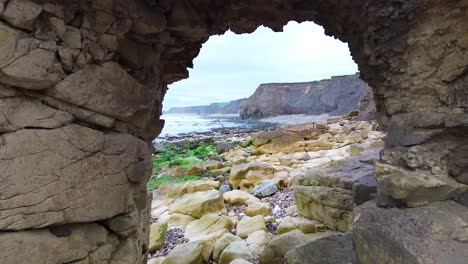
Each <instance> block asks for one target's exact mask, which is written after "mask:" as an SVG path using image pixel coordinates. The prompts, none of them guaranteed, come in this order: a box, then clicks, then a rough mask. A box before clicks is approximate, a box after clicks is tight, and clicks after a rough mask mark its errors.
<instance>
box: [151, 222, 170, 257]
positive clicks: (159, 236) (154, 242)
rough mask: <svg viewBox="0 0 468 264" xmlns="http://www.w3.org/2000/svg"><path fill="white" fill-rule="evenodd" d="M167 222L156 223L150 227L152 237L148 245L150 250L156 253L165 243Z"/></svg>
mask: <svg viewBox="0 0 468 264" xmlns="http://www.w3.org/2000/svg"><path fill="white" fill-rule="evenodd" d="M166 231H167V223H156V224H152V225H151V227H150V239H149V245H148V251H149V252H150V253H154V252H156V251H158V250H159V249H160V248H161V247H162V245H163V243H164V238H165V236H166Z"/></svg>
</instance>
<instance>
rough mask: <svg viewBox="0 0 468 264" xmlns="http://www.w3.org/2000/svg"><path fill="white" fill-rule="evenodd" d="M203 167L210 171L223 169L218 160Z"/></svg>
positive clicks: (206, 163)
mask: <svg viewBox="0 0 468 264" xmlns="http://www.w3.org/2000/svg"><path fill="white" fill-rule="evenodd" d="M203 166H204V167H205V169H206V170H208V171H213V170H218V169H221V168H223V164H222V163H221V162H219V161H217V160H208V161H206V162H205V163H204V164H203Z"/></svg>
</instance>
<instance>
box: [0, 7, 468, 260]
mask: <svg viewBox="0 0 468 264" xmlns="http://www.w3.org/2000/svg"><path fill="white" fill-rule="evenodd" d="M0 20H1V21H0V83H1V87H0V103H1V104H0V133H1V136H0V175H1V176H0V179H1V183H2V184H1V186H2V187H0V188H2V191H1V192H0V228H1V229H2V231H1V233H0V236H2V239H0V249H1V250H0V260H1V261H0V262H2V263H7V264H9V263H19V262H21V263H23V262H24V263H142V262H144V261H145V255H146V251H147V232H148V228H147V224H146V223H148V221H147V220H145V219H146V218H147V217H148V214H147V209H148V206H146V204H147V193H146V188H145V181H146V180H147V178H148V177H149V175H150V173H151V170H150V164H149V162H148V161H149V158H150V153H151V148H150V146H149V144H148V143H149V141H150V140H151V139H152V138H154V137H155V136H157V135H158V134H159V133H160V131H161V129H162V126H163V121H162V120H160V119H159V116H160V114H161V108H162V99H163V96H164V94H165V92H166V90H167V84H170V83H172V82H175V81H177V80H180V79H183V78H186V77H188V71H187V67H192V66H193V65H192V61H193V59H194V57H196V56H197V55H198V53H199V50H200V48H201V45H202V43H204V42H205V41H206V40H207V39H208V37H209V36H210V35H214V34H222V33H224V32H225V31H226V30H228V29H231V30H232V31H234V32H236V33H250V32H253V31H254V30H255V29H256V28H257V27H258V26H260V25H265V26H267V27H270V28H272V29H273V30H275V31H280V30H281V29H282V27H283V26H284V25H285V24H286V23H287V22H288V21H291V20H295V21H306V20H312V21H315V22H317V23H319V24H321V25H323V26H324V27H325V30H326V32H327V34H330V35H334V36H335V37H337V38H339V39H341V40H343V41H346V42H348V43H349V46H350V49H351V53H352V55H353V58H354V59H355V61H356V62H357V63H358V64H359V68H360V72H361V77H362V78H363V80H364V81H366V82H367V83H368V84H369V85H370V86H371V87H373V89H374V95H375V101H376V108H377V113H376V116H377V118H378V120H379V122H380V124H381V125H382V126H383V127H385V128H386V129H387V130H388V132H389V136H388V138H387V142H386V148H385V150H384V152H383V153H382V156H381V161H380V163H381V166H380V167H379V168H380V169H379V170H378V171H377V175H376V177H377V185H378V203H379V204H380V205H387V206H392V205H403V206H423V205H425V204H427V203H431V202H435V201H439V200H448V199H454V200H457V201H458V202H459V203H464V204H465V205H467V204H466V203H467V202H466V201H467V198H466V197H467V195H466V193H467V191H466V188H467V187H466V184H467V173H466V171H467V167H468V165H467V162H466V160H467V159H466V157H467V155H468V154H467V153H468V151H467V149H466V143H467V141H466V140H467V133H468V131H467V129H466V126H467V125H468V110H467V108H468V89H467V87H466V83H467V81H468V75H467V72H468V2H467V1H466V0H444V1H442V0H420V1H400V0H392V1H387V0H385V1H384V0H364V1H354V0H340V1H338V0H320V1H305V0H302V1H301V0H276V1H267V0H256V1H250V0H240V1H233V0H232V1H230V0H228V1H214V0H208V1H207V0H203V1H201V0H190V1H189V0H174V1H166V0H151V1H150V0H136V1H130V0H119V1H97V0H94V1H78V0H71V1H53V0H34V1H33V0H10V1H0ZM454 203H455V202H454ZM459 208H461V209H460V210H462V209H463V210H466V207H464V206H462V207H459ZM369 210H371V211H372V210H377V209H372V208H370V209H369ZM378 210H384V211H385V209H378ZM400 210H401V212H400V211H395V214H399V215H400V216H401V217H402V219H405V218H406V217H407V214H406V213H405V212H406V211H405V210H409V209H400ZM365 215H366V214H362V215H361V218H362V217H365ZM428 217H431V214H428ZM379 221H384V219H381V218H375V220H374V222H373V223H374V224H379ZM382 224H383V222H382ZM103 227H106V228H103ZM395 228H399V227H395ZM12 230H16V231H17V232H10V231H12ZM90 230H91V231H90ZM444 230H445V229H444ZM87 232H92V233H93V235H89V236H88V235H86V234H87ZM441 232H444V231H443V230H442V231H441ZM65 237H66V238H67V239H63V238H65ZM441 237H442V238H444V239H451V238H450V236H441ZM366 238H367V236H363V239H364V240H365V239H366ZM384 238H385V237H384ZM427 239H429V240H430V239H432V238H431V237H428V238H427ZM38 240H40V241H41V243H40V245H41V250H40V251H34V250H32V251H28V248H35V247H36V246H35V245H37V243H38V242H37V241H38ZM75 240H76V241H81V242H79V243H78V244H79V245H80V248H79V249H77V248H76V246H75V245H76V244H73V243H75V242H74V241H75ZM395 243H398V241H396V242H395ZM428 243H429V242H428ZM462 243H465V244H466V241H464V242H462ZM59 244H60V245H61V246H62V247H64V246H65V247H66V248H70V249H71V250H66V252H61V253H60V254H59V253H57V250H55V249H56V247H57V245H59ZM465 244H464V245H465ZM19 245H21V246H19ZM397 248H398V247H397ZM62 249H63V248H62ZM455 249H456V250H457V248H455ZM435 250H437V248H435ZM25 252H29V254H28V253H25ZM31 252H32V253H31ZM44 252H47V253H49V254H45V253H44ZM52 252H55V253H52ZM109 252H110V253H109ZM362 254H363V253H362V252H361V251H358V252H357V259H358V260H359V261H360V262H361V263H373V262H372V261H373V260H374V259H372V258H367V257H365V256H363V255H362ZM388 254H390V255H392V254H393V255H398V254H400V252H399V251H398V250H397V251H391V252H389V253H388ZM453 256H462V254H458V255H457V254H454V255H453ZM18 257H19V258H18ZM368 259H371V260H372V261H371V262H369V261H367V260H368ZM386 259H392V256H386ZM377 262H382V261H381V259H378V260H377Z"/></svg>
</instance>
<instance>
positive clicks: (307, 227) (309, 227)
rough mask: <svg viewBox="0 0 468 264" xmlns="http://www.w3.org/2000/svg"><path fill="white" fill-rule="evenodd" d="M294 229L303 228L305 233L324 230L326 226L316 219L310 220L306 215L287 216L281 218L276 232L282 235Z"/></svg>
mask: <svg viewBox="0 0 468 264" xmlns="http://www.w3.org/2000/svg"><path fill="white" fill-rule="evenodd" d="M292 230H301V231H302V232H303V233H304V234H307V233H315V232H320V231H323V230H324V226H323V225H322V224H320V223H319V222H318V221H316V220H310V219H307V218H304V217H290V216H286V217H285V218H283V219H282V220H281V223H280V224H279V225H278V227H277V229H276V232H277V233H278V235H281V234H284V233H287V232H290V231H292Z"/></svg>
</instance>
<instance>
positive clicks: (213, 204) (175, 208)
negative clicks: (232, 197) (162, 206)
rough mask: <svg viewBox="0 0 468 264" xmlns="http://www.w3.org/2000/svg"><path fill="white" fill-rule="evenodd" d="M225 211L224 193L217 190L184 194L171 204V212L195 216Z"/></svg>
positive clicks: (199, 216)
mask: <svg viewBox="0 0 468 264" xmlns="http://www.w3.org/2000/svg"><path fill="white" fill-rule="evenodd" d="M225 211H226V208H224V201H223V195H222V194H221V193H220V192H219V191H217V190H210V191H202V192H194V193H188V194H184V195H183V196H181V197H179V198H178V199H176V200H175V201H174V202H173V203H172V204H171V205H170V206H169V212H170V213H181V214H186V215H190V216H193V217H195V218H201V217H202V216H203V215H205V214H209V213H221V212H225Z"/></svg>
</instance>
